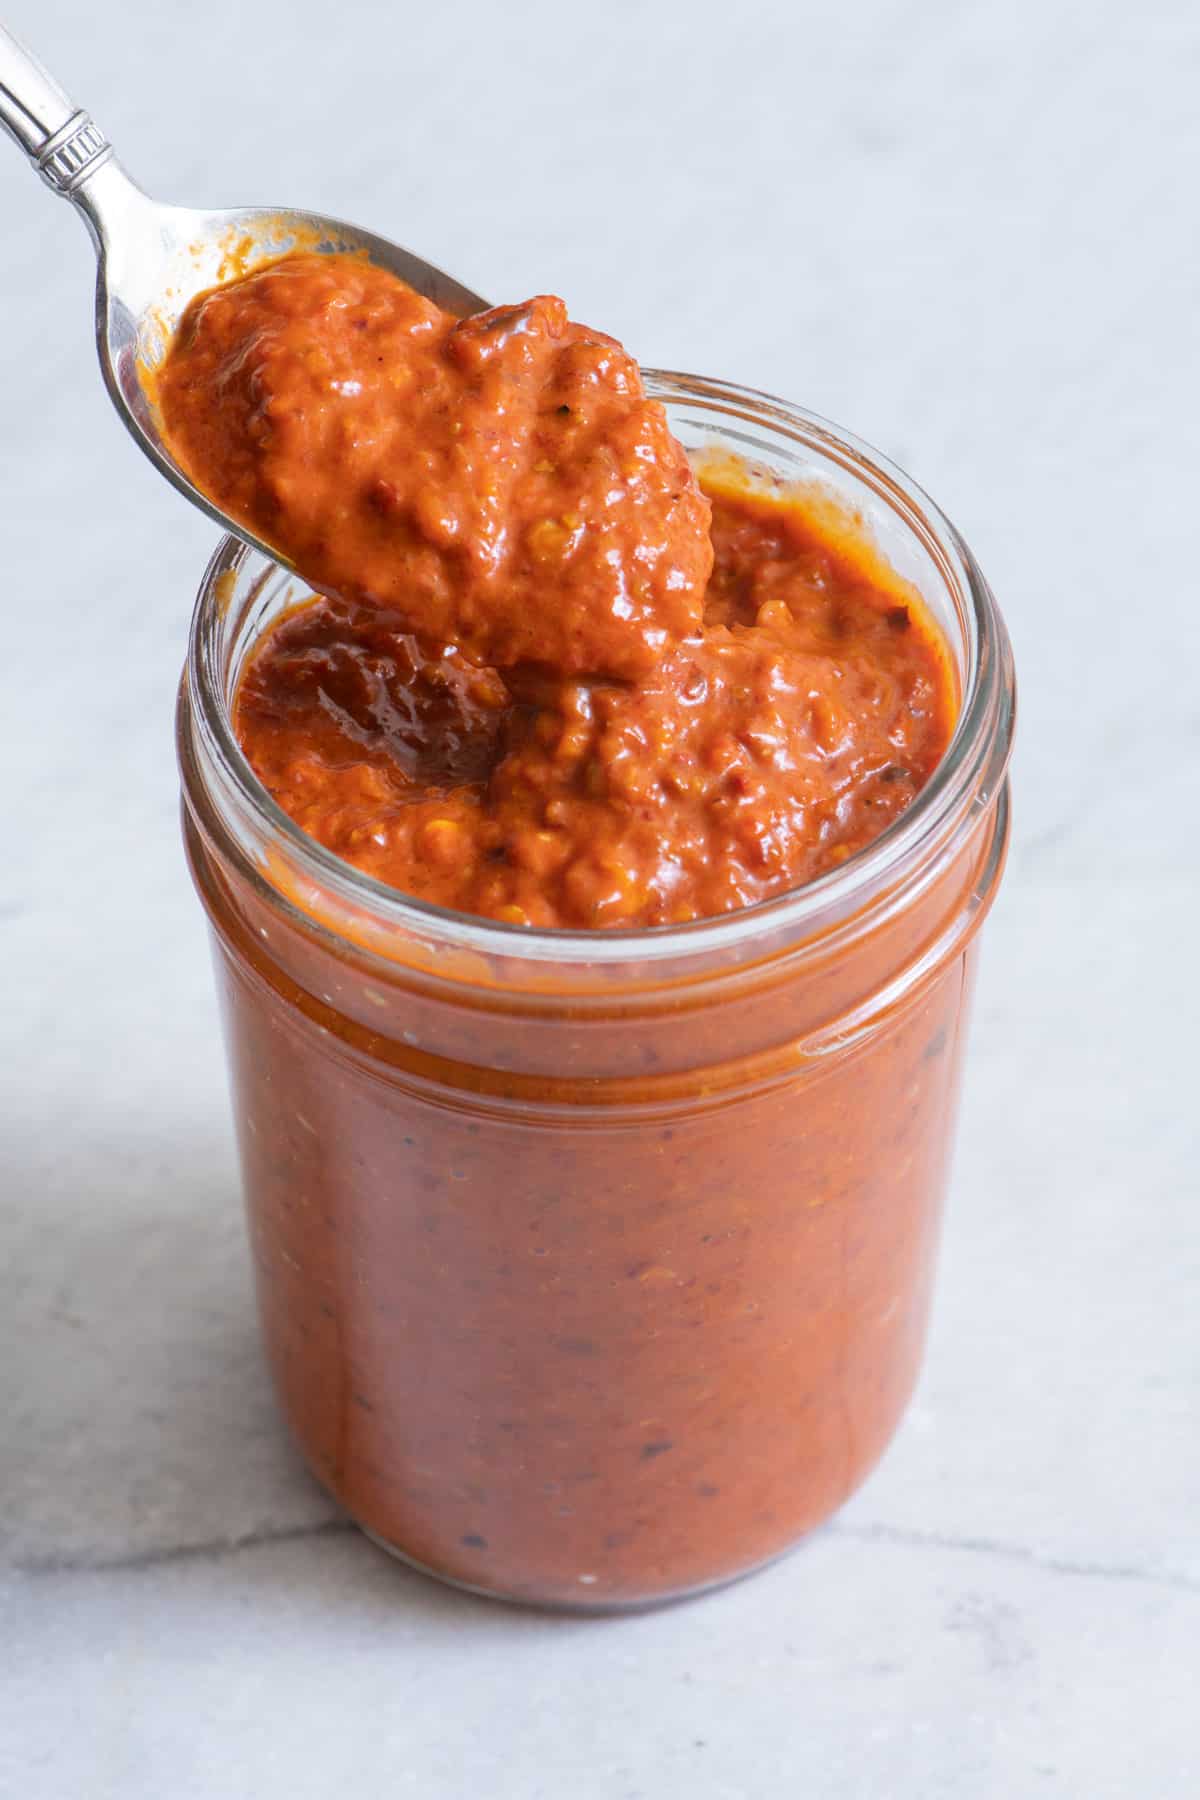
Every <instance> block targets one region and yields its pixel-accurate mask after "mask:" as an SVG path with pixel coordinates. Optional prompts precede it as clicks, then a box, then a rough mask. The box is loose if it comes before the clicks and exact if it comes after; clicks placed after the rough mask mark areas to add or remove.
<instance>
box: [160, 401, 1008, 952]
mask: <svg viewBox="0 0 1200 1800" xmlns="http://www.w3.org/2000/svg"><path fill="white" fill-rule="evenodd" d="M643 376H644V379H645V384H646V391H647V393H648V394H650V395H652V396H653V397H655V398H657V399H661V400H663V401H665V402H667V403H668V404H669V407H670V406H672V405H673V406H676V407H681V408H683V409H687V408H689V407H690V408H693V409H696V410H697V411H698V412H702V413H703V415H704V416H705V418H706V419H710V418H712V417H714V416H715V417H717V418H718V419H720V420H722V421H723V422H724V421H727V422H728V423H723V424H722V427H721V430H720V433H719V436H718V437H716V438H715V439H714V441H716V442H719V443H722V444H723V445H724V446H725V447H726V448H727V449H728V448H732V449H734V450H739V449H741V448H742V447H743V446H745V445H751V446H753V445H756V444H757V445H758V446H759V447H761V439H760V438H759V439H756V438H755V437H754V435H753V433H754V432H755V431H759V432H761V430H762V428H763V427H764V426H765V427H766V428H767V429H768V430H769V431H770V433H771V434H772V437H773V439H775V440H791V442H793V443H794V444H796V445H798V446H799V447H801V448H808V449H810V450H815V451H816V452H818V453H819V455H820V456H821V458H822V459H823V460H824V461H825V462H826V463H829V464H832V465H833V466H834V467H836V468H839V469H840V470H842V471H844V472H845V473H846V474H847V475H849V476H851V477H852V478H853V479H854V480H856V481H857V482H860V483H862V484H863V485H864V486H866V487H867V488H868V489H869V490H871V492H872V494H873V495H874V496H875V498H876V499H877V500H878V501H880V502H882V504H883V505H884V506H885V507H886V508H888V509H890V511H891V512H892V513H893V514H894V515H895V516H896V518H897V519H898V520H899V522H900V523H901V524H902V525H904V526H906V527H907V529H908V531H909V532H910V533H911V534H912V536H913V538H914V539H916V540H917V542H918V543H919V545H920V547H921V549H922V550H923V551H924V553H925V555H926V556H927V557H928V559H929V560H930V562H931V563H932V564H933V565H934V566H935V568H936V570H937V572H938V575H939V576H940V578H941V580H942V581H944V582H945V584H946V587H947V589H948V590H949V592H950V594H951V596H952V599H953V602H954V606H955V610H956V612H957V615H958V622H959V625H960V629H961V638H962V642H961V645H960V646H959V647H958V648H959V649H960V651H961V653H962V668H961V671H960V685H961V700H960V705H959V714H958V720H957V723H956V726H955V730H954V734H953V736H952V738H951V741H950V743H949V745H948V746H947V749H946V752H945V754H944V756H943V757H942V759H941V761H940V763H939V764H938V766H937V768H936V769H935V770H934V772H933V774H932V775H931V776H930V778H929V780H928V781H927V782H926V784H925V786H924V787H923V788H922V789H921V791H920V793H919V794H918V795H917V796H916V798H915V799H914V800H913V802H912V804H911V805H910V806H909V807H908V808H907V809H906V810H905V811H904V812H903V813H901V814H900V816H899V817H898V818H897V819H895V820H893V822H892V823H891V824H890V825H889V826H888V827H887V828H886V829H885V830H884V831H882V832H881V833H880V834H879V836H878V837H877V838H874V839H873V840H872V841H871V842H870V843H869V844H867V845H866V846H865V847H864V848H863V849H861V850H859V851H857V852H856V853H855V854H854V855H853V856H851V857H849V858H847V860H846V861H845V862H844V863H841V864H839V865H838V866H837V867H836V868H834V869H831V870H829V871H828V872H827V873H826V874H824V875H820V876H817V877H816V878H815V879H814V880H812V881H809V882H806V883H804V884H803V885H802V886H800V887H796V888H789V889H787V890H786V891H784V892H783V893H780V894H775V895H772V896H771V897H769V898H768V899H764V900H759V901H757V902H755V903H754V904H753V905H751V906H746V907H742V908H739V909H738V910H736V911H732V912H728V913H721V914H719V915H716V916H714V917H711V918H705V919H694V920H690V921H688V922H687V923H685V924H676V925H652V926H641V927H636V928H628V927H625V928H613V929H609V928H607V927H605V928H603V929H595V928H594V929H590V930H589V929H572V930H565V929H547V928H541V927H533V926H528V925H515V924H505V923H502V922H501V921H499V920H492V919H487V918H483V917H480V916H479V915H476V914H473V913H465V912H457V911H454V910H452V909H450V908H448V907H443V906H438V905H435V904H433V903H432V902H430V901H425V900H419V899H417V898H415V897H414V896H412V895H408V894H405V893H403V892H402V891H401V890H400V889H397V888H393V887H389V886H388V885H387V884H385V883H384V882H381V881H377V880H376V879H375V878H374V877H373V876H371V875H367V874H365V873H363V872H362V871H360V870H358V869H356V868H355V867H354V866H353V865H352V864H350V863H347V862H344V861H343V860H342V859H341V857H339V856H337V855H335V853H334V852H333V851H331V850H328V849H326V848H325V846H324V845H323V844H320V843H318V842H317V840H316V839H315V838H312V837H310V836H309V835H308V833H307V832H305V831H304V830H303V829H302V828H301V827H300V826H299V825H297V824H296V822H295V821H294V820H293V819H292V818H291V817H290V816H289V815H288V814H287V813H285V812H284V810H283V809H282V807H280V806H279V805H278V803H277V802H276V801H275V800H274V799H273V798H272V796H271V795H270V794H269V793H268V791H267V789H266V788H265V787H264V786H263V784H262V783H261V782H260V781H259V779H258V777H257V775H256V774H255V773H254V770H253V769H252V768H251V766H250V763H249V762H248V760H247V758H246V756H245V755H244V753H243V751H242V748H241V745H240V744H239V743H238V740H237V736H236V734H235V732H234V729H233V721H232V715H231V709H230V701H231V698H232V696H231V694H230V693H229V692H227V674H226V658H225V646H224V642H223V630H222V627H223V625H224V618H225V611H226V595H227V592H228V588H229V584H230V583H231V581H233V580H235V579H236V577H237V576H238V574H239V573H242V572H244V571H245V569H246V567H247V565H248V564H250V563H251V562H253V561H254V560H258V561H259V562H261V563H262V564H263V573H262V575H261V576H260V578H259V584H258V585H261V583H262V582H263V581H264V580H265V579H267V578H268V577H269V575H270V573H271V571H272V570H273V569H276V568H277V567H278V566H277V565H273V564H270V563H268V562H267V561H266V559H265V558H262V557H261V555H260V553H259V552H257V551H254V550H251V548H250V547H249V546H248V545H246V544H245V543H243V542H242V541H241V540H240V539H238V538H236V537H233V536H231V535H230V536H226V537H224V538H223V539H222V540H221V542H220V544H219V545H218V546H217V549H216V551H215V552H214V554H213V556H212V559H211V560H210V562H209V565H208V568H207V569H206V571H205V574H204V578H203V580H202V582H201V586H200V591H199V594H198V596H197V600H196V606H195V610H194V613H193V616H192V624H191V630H190V634H189V640H188V657H187V665H186V669H185V676H184V690H183V696H182V703H183V705H184V706H185V707H186V708H187V709H188V712H189V714H190V718H191V722H192V723H193V726H194V729H195V731H196V733H197V734H198V737H199V740H200V747H201V748H202V750H203V753H204V760H205V762H206V763H207V767H208V772H210V773H211V775H212V776H213V777H215V779H216V781H217V783H218V785H219V786H220V788H221V789H222V790H223V795H224V798H225V800H226V801H227V802H229V803H232V805H233V807H234V809H235V810H236V811H237V812H238V813H239V814H242V815H243V816H247V815H248V816H249V817H251V818H252V819H253V820H254V821H255V823H256V825H257V826H258V827H259V828H260V830H262V829H265V832H266V834H267V835H268V836H269V838H270V839H271V840H274V841H275V842H276V843H277V844H280V845H281V846H285V847H286V851H287V855H288V857H289V860H290V861H291V863H292V864H293V865H294V868H295V870H296V872H297V873H298V875H299V876H300V877H301V878H302V879H303V880H304V881H305V882H307V883H310V884H311V885H312V887H313V888H314V889H316V890H318V891H320V892H323V893H325V894H327V895H328V896H329V897H330V899H331V900H333V901H334V902H335V903H336V904H337V905H338V906H343V907H344V906H348V907H350V908H353V909H358V910H360V911H363V912H366V913H367V914H369V915H370V916H371V917H372V919H373V921H374V923H375V924H376V925H377V926H378V927H382V928H383V929H384V930H387V929H389V928H394V929H395V930H396V931H397V932H398V933H401V934H404V935H405V936H412V935H414V934H415V935H417V936H419V937H422V938H424V939H426V940H433V941H440V942H441V943H443V944H444V945H446V946H447V947H450V946H453V947H454V948H456V949H466V950H470V951H474V952H476V953H477V954H479V955H481V956H484V957H499V958H503V959H504V960H505V961H506V962H508V963H512V962H521V961H529V962H553V963H557V964H560V965H561V964H590V965H593V966H596V965H609V966H612V965H622V964H625V963H629V962H634V961H636V962H637V963H639V964H643V965H644V964H646V963H652V962H659V961H660V960H667V959H675V958H684V959H690V958H691V957H692V956H693V955H705V956H708V955H711V954H712V953H713V952H721V951H730V952H737V951H740V950H741V951H744V950H745V948H746V947H747V946H748V945H751V944H753V945H757V944H759V943H760V942H762V941H763V940H770V941H772V942H774V943H781V942H794V941H796V940H797V939H800V938H805V937H808V936H811V935H814V934H816V933H818V932H819V931H821V930H822V929H823V928H825V927H827V926H829V925H832V924H834V923H836V922H839V921H841V920H844V919H846V918H847V917H850V916H852V915H853V914H855V913H857V912H858V911H859V910H860V909H861V908H862V907H863V906H864V905H865V904H866V903H867V902H868V901H869V900H870V899H871V898H872V896H874V895H877V894H879V893H880V892H883V891H887V890H889V889H891V888H893V887H894V886H895V885H896V884H897V883H900V882H902V881H903V879H904V877H905V876H906V875H907V874H909V873H911V871H912V870H913V869H914V868H917V867H920V866H921V865H922V864H923V863H924V862H925V861H926V859H927V858H928V856H929V855H930V854H931V853H932V852H933V851H934V850H935V849H936V848H937V846H939V845H940V844H941V842H942V841H943V840H944V838H945V837H946V836H947V835H952V834H953V830H954V826H955V824H956V823H957V822H959V821H961V820H962V819H963V817H964V816H973V815H974V814H976V813H978V812H979V811H981V810H983V809H985V808H986V807H988V806H989V805H990V804H991V803H992V802H993V801H994V800H995V799H996V797H997V795H998V793H999V791H1000V788H1001V786H1002V785H1003V781H1004V776H1005V771H1006V769H1007V765H1008V758H1009V753H1010V750H1011V744H1012V731H1013V722H1014V713H1015V684H1014V676H1013V667H1012V653H1011V649H1010V646H1009V641H1008V635H1007V632H1006V630H1005V627H1004V622H1003V619H1002V618H1001V616H1000V612H999V609H998V607H997V605H996V602H995V599H994V598H993V595H992V593H991V590H990V588H989V587H988V584H987V582H986V580H985V579H984V576H983V574H982V572H981V570H980V568H979V566H978V564H977V563H976V561H975V559H974V557H973V556H972V554H971V552H970V550H969V549H968V548H967V545H966V544H965V543H964V542H963V540H962V538H961V537H960V536H959V534H958V532H957V531H956V530H955V528H954V526H953V525H952V524H951V523H950V521H949V519H947V518H946V516H945V515H944V514H943V513H942V512H941V510H940V509H939V508H938V507H937V506H936V505H935V504H934V502H933V501H932V500H931V499H930V498H929V496H928V495H927V494H926V493H925V492H924V491H923V489H922V488H920V487H919V486H918V485H917V484H916V483H915V482H914V481H912V480H910V478H909V477H908V476H907V475H905V474H904V473H903V472H902V471H901V470H900V469H899V468H897V467H896V465H895V464H894V463H892V462H891V461H890V460H889V459H888V458H887V457H885V456H884V455H882V453H881V452H879V451H877V450H875V449H874V448H873V447H872V446H871V445H869V444H867V443H866V442H865V441H864V440H862V439H861V438H858V437H856V436H854V435H853V434H851V433H850V432H847V431H844V430H843V429H842V428H841V427H840V426H837V425H834V424H832V423H831V422H830V421H829V420H827V419H824V418H822V417H820V415H818V414H816V413H811V412H808V411H806V410H805V409H804V408H802V407H799V406H795V405H793V404H791V403H790V402H787V401H784V400H780V399H777V398H776V397H775V396H773V395H770V394H765V393H762V392H759V391H758V390H756V389H754V388H747V387H741V386H738V385H737V384H735V383H733V382H725V381H719V380H715V379H710V378H707V377H702V376H697V375H690V374H685V373H680V372H676V371H673V370H662V369H646V370H643ZM952 648H953V647H952ZM251 860H253V859H251ZM253 875H254V877H255V879H256V880H257V881H258V882H260V883H262V884H263V885H265V887H266V888H267V889H268V890H269V891H270V892H271V893H272V895H273V896H274V899H275V902H276V904H279V905H281V906H283V907H285V908H287V909H288V910H289V911H295V912H296V913H297V915H298V916H299V917H301V918H302V919H303V920H304V922H305V923H306V924H307V925H308V926H309V927H310V928H311V926H312V924H313V922H314V921H313V916H312V915H311V914H309V913H307V912H301V910H300V909H299V908H297V907H296V906H295V903H294V901H293V900H291V899H290V898H289V896H288V895H287V894H286V893H284V892H283V891H281V890H280V889H279V888H277V887H276V886H275V885H274V884H273V883H272V882H271V880H270V878H269V876H268V875H266V874H265V873H264V871H263V869H262V868H261V866H260V865H259V864H257V863H253Z"/></svg>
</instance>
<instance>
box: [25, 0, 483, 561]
mask: <svg viewBox="0 0 1200 1800" xmlns="http://www.w3.org/2000/svg"><path fill="white" fill-rule="evenodd" d="M0 125H3V126H4V128H5V129H6V130H7V131H8V133H9V135H10V136H11V137H12V138H14V139H15V141H16V142H17V143H18V144H19V145H20V146H21V148H22V150H24V152H25V154H26V155H27V156H28V158H29V160H30V162H31V163H32V164H33V166H34V168H35V169H36V170H37V172H38V174H39V175H40V176H41V177H42V180H43V181H44V182H45V183H46V184H47V186H48V187H50V188H51V189H52V190H53V191H54V193H56V194H61V195H62V196H63V197H64V199H67V200H70V201H71V203H72V205H73V206H75V207H76V209H77V210H78V211H79V212H80V213H82V214H83V218H84V223H85V224H86V225H87V228H88V231H89V233H90V235H91V238H92V242H93V244H94V245H95V248H96V256H97V259H98V263H99V269H98V273H97V279H96V348H97V350H98V351H99V353H100V368H101V372H102V373H103V376H104V382H105V386H106V387H107V388H108V391H109V395H110V396H111V398H112V402H113V405H114V406H115V407H116V409H117V411H118V413H119V414H120V416H121V418H122V419H123V420H124V421H125V425H126V427H127V428H128V430H129V432H130V434H131V435H132V437H133V439H134V442H135V443H137V444H139V445H140V446H141V448H142V449H143V450H144V451H145V453H146V455H147V456H148V457H149V458H150V460H151V462H152V463H153V464H154V466H155V468H156V469H158V470H159V472H160V473H161V474H163V475H165V476H166V478H167V480H168V481H169V482H171V484H172V485H173V486H174V487H176V488H178V489H179V492H180V493H181V494H184V495H185V496H186V497H187V499H189V500H190V501H191V502H192V504H193V506H198V507H199V508H200V509H201V511H202V512H206V513H207V514H208V516H209V517H210V518H211V519H215V520H216V522H217V524H218V525H221V526H223V527H224V529H225V530H226V531H231V532H233V533H234V535H235V536H237V537H239V538H242V539H243V540H244V541H245V542H246V543H248V544H252V545H253V546H254V547H255V548H256V549H258V550H262V551H264V552H265V554H266V555H268V556H270V557H272V558H273V559H274V560H275V561H276V562H285V561H286V558H284V557H282V556H281V555H280V553H279V551H278V550H276V549H275V548H274V547H273V546H272V545H269V544H265V543H263V542H262V540H261V539H259V538H256V537H255V536H254V533H253V532H251V531H248V530H247V529H246V527H245V526H244V525H240V524H239V523H238V522H237V520H236V519H230V518H228V517H227V516H226V515H225V514H224V513H223V512H222V511H221V510H220V508H219V507H216V506H214V505H213V503H212V501H211V500H209V499H207V498H206V497H205V496H204V495H203V494H202V493H201V492H200V490H199V489H198V488H196V487H193V485H192V483H191V482H190V481H189V480H188V478H187V476H186V475H185V474H184V472H183V470H182V469H181V468H180V467H179V464H178V463H177V462H176V461H175V459H174V458H173V457H172V455H171V452H170V451H169V449H168V448H167V446H166V444H165V443H164V442H163V439H162V434H161V432H160V430H159V426H158V420H157V417H156V409H155V406H154V403H153V400H152V398H151V396H150V395H149V394H148V393H147V391H146V386H145V381H144V377H145V375H146V374H147V373H148V372H150V371H152V370H153V369H154V368H155V367H156V365H157V364H158V363H159V362H161V360H162V358H163V356H164V355H165V353H166V349H167V346H168V344H169V343H170V340H171V336H172V333H173V332H174V330H175V327H176V325H177V324H178V322H179V318H180V315H181V314H182V312H183V310H184V308H185V307H186V306H187V304H188V301H189V300H191V299H192V298H193V296H194V295H195V294H197V293H200V292H202V291H203V290H204V289H205V288H210V287H215V286H216V285H217V283H218V282H220V281H221V280H222V279H227V278H228V273H229V270H230V268H231V266H233V267H245V266H248V265H249V264H251V263H253V262H255V261H257V260H259V259H260V258H262V257H267V256H282V255H283V254H284V253H285V252H286V251H288V250H291V249H294V248H296V247H297V245H300V246H302V247H303V248H304V249H306V250H320V251H338V250H365V251H366V253H367V255H368V256H369V257H370V259H371V261H372V262H374V263H378V264H379V265H380V267H381V268H385V269H391V270H392V272H393V273H394V274H396V275H399V276H400V277H401V279H402V280H404V281H407V282H408V283H409V285H410V286H412V287H414V288H416V290H417V292H418V293H421V294H424V295H425V296H426V298H427V299H429V300H432V301H434V302H435V303H436V304H437V305H438V306H444V307H445V308H446V309H447V311H449V312H453V313H457V314H459V315H465V314H467V313H473V312H479V311H480V310H481V309H482V308H484V307H486V306H487V304H488V302H487V301H486V300H483V299H481V298H480V296H479V295H478V294H473V293H472V292H471V290H470V289H469V288H465V287H463V286H462V285H461V283H459V282H457V281H455V280H454V279H453V277H452V276H450V275H446V274H444V273H443V272H442V270H441V269H435V268H434V267H433V266H432V264H431V263H427V262H422V261H421V259H420V258H419V257H417V256H412V255H410V253H409V252H408V251H407V250H401V249H400V247H399V246H398V245H397V244H391V243H389V242H388V241H387V239H386V238H381V237H376V236H375V234H374V232H371V231H360V230H359V228H358V227H357V226H356V225H347V224H345V223H344V222H343V221H342V220H341V219H327V218H325V217H323V215H322V214H320V213H311V212H299V211H295V210H293V209H292V208H288V207H270V206H235V207H228V208H226V209H225V210H224V211H221V212H200V211H195V210H193V209H192V208H191V207H186V206H164V205H163V204H161V202H159V201H157V200H151V199H150V197H149V195H148V194H144V193H143V192H142V190H141V188H140V187H138V186H137V184H136V183H135V182H133V181H131V180H130V178H129V176H128V175H127V174H126V173H125V171H124V169H123V168H122V167H121V165H120V163H119V162H118V161H117V159H116V157H115V156H114V155H113V152H112V147H111V145H110V144H109V141H108V139H107V138H106V137H105V135H104V133H103V132H102V131H101V130H100V129H99V127H98V126H97V125H95V124H94V123H93V122H92V119H91V118H90V116H89V115H88V114H87V113H86V112H81V111H80V110H79V109H78V108H77V107H75V106H73V105H72V103H71V101H70V100H68V99H67V96H66V95H65V94H64V93H63V91H62V89H61V88H60V87H59V86H58V84H57V82H55V81H54V80H53V79H52V78H51V77H50V76H49V75H48V74H47V73H46V71H45V70H44V69H43V68H42V67H41V66H40V64H38V63H37V62H35V61H34V59H33V57H32V56H30V55H29V54H28V52H27V51H25V50H23V49H22V48H21V46H20V44H18V43H17V41H16V39H15V38H13V37H12V36H11V35H10V34H9V33H8V32H7V31H5V30H4V28H3V26H0Z"/></svg>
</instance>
